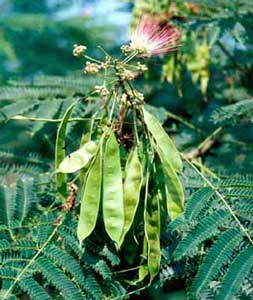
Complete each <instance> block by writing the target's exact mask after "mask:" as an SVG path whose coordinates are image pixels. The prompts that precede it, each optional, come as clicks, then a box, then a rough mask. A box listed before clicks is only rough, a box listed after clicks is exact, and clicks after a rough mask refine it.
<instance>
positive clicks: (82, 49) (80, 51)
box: [73, 44, 87, 57]
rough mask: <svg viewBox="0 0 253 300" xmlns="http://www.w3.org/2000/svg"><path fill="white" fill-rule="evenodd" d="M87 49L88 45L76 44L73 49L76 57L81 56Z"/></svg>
mask: <svg viewBox="0 0 253 300" xmlns="http://www.w3.org/2000/svg"><path fill="white" fill-rule="evenodd" d="M86 50H87V47H86V46H83V45H77V44H75V45H74V49H73V55H74V56H76V57H80V56H82V55H83V54H84V53H85V51H86Z"/></svg>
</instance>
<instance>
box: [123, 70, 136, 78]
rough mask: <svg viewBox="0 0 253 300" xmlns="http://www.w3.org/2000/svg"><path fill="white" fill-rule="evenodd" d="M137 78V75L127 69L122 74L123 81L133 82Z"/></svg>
mask: <svg viewBox="0 0 253 300" xmlns="http://www.w3.org/2000/svg"><path fill="white" fill-rule="evenodd" d="M136 76H137V74H136V73H134V72H132V71H130V70H127V69H124V71H123V72H122V73H121V74H120V77H121V79H122V80H129V81H131V80H133V79H134V78H135V77H136Z"/></svg>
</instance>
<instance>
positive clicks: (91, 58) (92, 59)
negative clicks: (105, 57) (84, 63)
mask: <svg viewBox="0 0 253 300" xmlns="http://www.w3.org/2000/svg"><path fill="white" fill-rule="evenodd" d="M84 57H85V58H86V59H88V60H91V61H93V62H95V63H98V64H101V63H102V61H100V60H97V59H95V58H93V57H90V56H88V55H86V54H84Z"/></svg>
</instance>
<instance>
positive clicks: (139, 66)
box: [137, 61, 148, 72]
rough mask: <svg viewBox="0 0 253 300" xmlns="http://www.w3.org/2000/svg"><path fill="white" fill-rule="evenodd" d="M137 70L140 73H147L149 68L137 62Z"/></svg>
mask: <svg viewBox="0 0 253 300" xmlns="http://www.w3.org/2000/svg"><path fill="white" fill-rule="evenodd" d="M137 70H138V71H139V72H145V71H147V70H148V67H147V66H146V65H144V64H142V63H140V62H139V61H138V62H137Z"/></svg>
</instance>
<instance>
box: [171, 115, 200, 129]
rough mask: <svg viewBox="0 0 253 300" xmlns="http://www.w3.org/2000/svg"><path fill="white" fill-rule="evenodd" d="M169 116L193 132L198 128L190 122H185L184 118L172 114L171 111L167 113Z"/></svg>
mask: <svg viewBox="0 0 253 300" xmlns="http://www.w3.org/2000/svg"><path fill="white" fill-rule="evenodd" d="M167 115H168V117H170V118H171V119H174V120H177V121H179V122H180V123H182V124H183V125H185V126H186V127H188V128H190V129H193V130H196V127H195V126H194V125H193V124H191V123H190V122H188V121H185V120H184V119H183V118H181V117H179V116H177V115H175V114H173V113H172V112H170V111H167Z"/></svg>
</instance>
